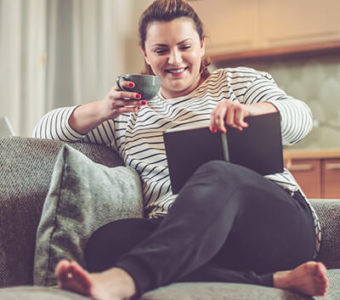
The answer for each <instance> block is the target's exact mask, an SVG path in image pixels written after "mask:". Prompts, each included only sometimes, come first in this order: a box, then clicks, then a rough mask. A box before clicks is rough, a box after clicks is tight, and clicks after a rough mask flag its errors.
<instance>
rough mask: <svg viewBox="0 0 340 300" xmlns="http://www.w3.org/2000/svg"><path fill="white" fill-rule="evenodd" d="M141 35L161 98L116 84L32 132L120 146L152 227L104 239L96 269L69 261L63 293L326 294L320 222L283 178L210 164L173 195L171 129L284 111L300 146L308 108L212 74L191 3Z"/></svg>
mask: <svg viewBox="0 0 340 300" xmlns="http://www.w3.org/2000/svg"><path fill="white" fill-rule="evenodd" d="M139 33H140V46H141V49H142V51H143V53H144V58H145V62H146V66H147V72H148V73H149V74H155V75H158V76H160V77H161V91H160V94H159V95H158V96H156V97H155V98H153V99H151V100H150V101H148V102H146V101H140V100H141V99H140V95H138V94H136V93H132V92H126V91H121V90H119V89H118V87H117V86H115V87H113V88H112V90H111V91H110V92H109V93H108V94H107V96H106V97H105V98H104V99H102V100H99V101H96V102H92V103H89V104H86V105H82V106H77V107H71V108H62V109H58V110H55V111H52V112H50V113H48V114H47V115H46V116H45V117H44V118H43V119H42V120H41V121H40V122H39V123H38V125H37V126H36V128H35V136H36V137H43V138H54V139H61V140H67V141H75V140H83V141H86V142H95V143H104V144H106V145H108V146H111V147H114V148H115V149H117V150H118V151H119V153H120V154H121V156H122V158H123V159H124V161H125V163H126V164H127V165H129V166H131V167H134V168H135V169H136V170H137V172H138V173H139V174H140V177H141V180H142V183H143V196H144V204H145V218H144V219H138V220H136V219H127V220H120V221H117V222H113V223H111V224H108V225H107V226H104V227H103V228H102V229H99V230H98V232H96V233H95V234H94V235H93V237H92V238H91V239H90V241H89V243H88V245H87V249H86V260H87V265H88V269H89V271H86V270H84V269H83V268H82V267H81V266H79V265H78V264H77V263H76V262H69V261H67V260H62V261H61V262H59V264H58V265H57V267H56V276H57V278H58V281H59V285H60V286H61V287H62V288H64V289H69V290H72V291H75V292H78V293H81V294H85V295H88V296H91V297H93V298H95V299H128V298H131V297H134V296H136V295H139V294H142V293H144V292H146V291H148V290H151V289H154V288H157V287H159V286H162V285H166V284H169V283H171V282H178V281H221V282H239V283H249V284H259V285H265V286H273V287H277V288H283V289H287V290H291V291H297V292H300V293H305V294H307V295H324V294H325V293H326V290H327V286H328V280H327V274H326V268H325V267H324V265H323V264H322V263H318V262H314V261H312V260H313V258H315V255H316V254H317V250H318V248H319V224H318V221H317V217H316V215H315V212H314V211H313V210H312V208H311V207H310V205H309V203H308V201H307V200H306V198H305V197H304V196H303V194H302V192H301V191H300V189H299V187H298V185H297V183H296V182H295V180H294V178H293V177H292V176H291V174H290V173H289V172H288V171H287V170H285V171H284V172H283V173H282V174H272V175H269V176H266V177H263V176H260V175H258V174H257V173H255V172H253V171H251V170H248V169H246V168H243V167H240V166H237V165H233V164H229V163H226V162H218V161H213V162H209V163H207V164H205V165H203V166H202V167H200V168H199V170H198V171H197V172H196V173H195V174H194V176H193V177H192V178H191V179H190V180H189V181H188V182H187V184H186V185H185V186H184V187H183V189H182V190H181V192H180V193H179V194H178V195H172V193H171V187H170V182H169V174H168V169H167V163H166V157H165V151H164V144H163V139H162V132H163V131H164V130H166V129H168V128H172V127H175V126H176V127H178V126H187V125H188V124H191V125H197V126H200V125H205V124H207V122H209V124H210V129H211V131H212V132H216V131H218V130H219V131H222V132H225V131H226V126H225V124H228V125H230V126H233V127H235V128H238V129H239V130H242V129H243V128H245V127H247V126H248V125H247V123H246V122H245V121H244V118H245V117H247V116H253V115H259V114H265V113H270V112H275V111H279V112H280V115H281V119H282V122H281V125H282V137H283V142H284V143H285V144H293V143H295V142H297V141H299V140H300V139H302V138H303V137H304V136H306V135H307V133H308V132H309V131H310V129H311V127H312V119H311V115H310V110H309V109H308V107H307V106H306V105H305V104H304V103H303V102H301V101H299V100H296V99H293V98H292V97H289V96H287V95H286V94H285V93H284V92H283V91H282V90H280V89H279V88H278V87H277V85H276V84H275V83H274V81H273V80H272V78H271V77H270V75H268V74H266V73H263V72H257V71H255V70H252V69H248V68H235V69H230V68H227V69H220V70H216V71H214V72H213V73H212V74H210V73H209V72H208V70H207V61H206V59H205V58H204V53H205V37H204V33H203V30H202V24H201V21H200V19H199V18H198V16H197V15H196V13H195V12H194V11H193V10H192V8H191V7H190V6H189V5H188V4H187V3H186V2H185V1H182V0H156V1H154V3H152V4H151V5H150V6H149V7H148V9H147V10H146V11H145V12H144V14H143V15H142V17H141V20H140V27H139ZM124 84H125V86H127V87H128V86H133V82H125V83H124ZM126 98H129V99H130V101H126V100H125V99H126ZM174 261H175V262H176V263H174Z"/></svg>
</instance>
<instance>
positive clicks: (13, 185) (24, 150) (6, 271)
mask: <svg viewBox="0 0 340 300" xmlns="http://www.w3.org/2000/svg"><path fill="white" fill-rule="evenodd" d="M63 144H64V143H62V142H60V141H53V140H43V139H33V138H20V137H3V138H0V170H1V171H0V287H1V286H11V285H22V284H32V282H33V278H32V274H33V258H34V247H35V234H36V229H37V226H38V223H39V219H40V214H41V210H42V206H43V203H44V199H45V197H46V195H47V192H48V188H49V184H50V179H51V175H52V171H53V167H54V163H55V160H56V157H57V154H58V152H59V150H60V148H61V147H62V145H63ZM70 145H71V146H72V147H74V148H76V149H78V150H80V151H81V152H83V153H84V154H85V155H87V156H88V157H89V158H91V159H92V160H93V161H95V162H97V163H101V164H104V165H106V166H109V167H115V166H117V165H122V164H123V163H122V161H121V159H120V158H119V156H118V155H117V153H116V152H114V151H112V150H111V149H109V148H107V147H105V146H101V145H94V144H84V143H72V144H70Z"/></svg>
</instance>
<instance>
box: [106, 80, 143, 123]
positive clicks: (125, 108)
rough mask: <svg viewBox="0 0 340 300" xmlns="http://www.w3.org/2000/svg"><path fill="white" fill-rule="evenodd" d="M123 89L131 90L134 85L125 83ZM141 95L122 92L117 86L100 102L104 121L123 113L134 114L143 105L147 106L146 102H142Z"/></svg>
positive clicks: (129, 82) (128, 82)
mask: <svg viewBox="0 0 340 300" xmlns="http://www.w3.org/2000/svg"><path fill="white" fill-rule="evenodd" d="M122 86H123V87H126V88H131V87H133V86H134V83H133V82H131V81H124V82H123V83H122ZM140 99H141V95H140V94H138V93H135V92H128V91H123V90H121V89H120V88H119V87H118V86H117V85H115V86H114V87H113V88H112V89H111V90H110V92H109V93H108V94H107V95H106V96H105V98H103V99H102V100H100V101H99V112H100V114H101V115H102V116H101V119H102V121H105V120H108V119H115V118H117V117H118V116H119V115H121V114H123V113H132V112H136V111H138V110H139V109H140V107H141V105H145V104H146V101H145V100H140Z"/></svg>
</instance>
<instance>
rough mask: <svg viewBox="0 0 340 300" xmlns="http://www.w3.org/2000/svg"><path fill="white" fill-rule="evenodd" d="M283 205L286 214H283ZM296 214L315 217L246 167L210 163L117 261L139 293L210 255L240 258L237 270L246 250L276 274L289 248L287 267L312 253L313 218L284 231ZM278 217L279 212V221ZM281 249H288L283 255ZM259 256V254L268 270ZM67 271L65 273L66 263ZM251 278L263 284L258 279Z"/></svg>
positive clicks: (175, 277) (252, 261)
mask: <svg viewBox="0 0 340 300" xmlns="http://www.w3.org/2000/svg"><path fill="white" fill-rule="evenodd" d="M255 191H256V192H255ZM278 195H279V196H278ZM253 199H255V200H256V201H255V200H253ZM283 210H284V211H285V213H284V214H283V215H285V217H284V218H282V217H280V215H281V214H282V211H283ZM288 212H289V213H288ZM297 212H299V213H297ZM290 213H291V214H290ZM308 213H309V211H308ZM287 215H288V219H287ZM297 215H298V217H299V218H301V217H302V218H303V219H308V220H309V219H310V218H311V217H310V215H308V218H305V215H306V212H305V211H304V210H301V211H300V205H299V204H297V203H296V201H295V200H294V199H291V197H289V195H287V194H286V192H284V191H282V190H281V188H279V187H277V186H276V185H275V184H273V183H271V182H269V181H268V180H265V179H264V178H263V177H261V176H259V175H257V174H256V173H254V172H252V171H249V170H246V169H244V168H242V167H238V166H234V165H231V164H227V163H223V162H210V163H208V164H206V165H204V166H202V167H201V168H200V169H199V170H198V172H197V173H196V174H195V176H194V177H193V178H192V179H191V180H189V182H188V183H187V184H186V185H185V187H184V188H183V191H182V192H181V193H180V195H179V196H178V199H177V200H176V202H175V204H174V205H173V207H172V208H171V209H170V211H169V214H168V215H167V216H166V217H165V218H164V220H163V221H162V223H161V224H160V226H159V227H158V228H157V230H156V231H154V232H153V233H152V234H151V235H150V236H149V237H148V238H146V239H145V240H144V241H142V242H141V243H139V244H138V245H137V246H136V247H134V248H133V249H132V250H131V251H130V252H129V253H127V254H126V255H124V256H123V257H122V258H120V259H119V260H118V262H117V264H116V265H117V266H118V267H119V268H120V269H119V270H122V269H123V270H126V271H127V273H128V274H129V275H131V276H132V277H133V279H134V283H135V284H136V285H137V288H138V290H139V291H140V292H144V291H146V290H149V289H152V288H155V287H157V286H160V285H164V284H167V283H169V282H173V281H178V280H179V279H181V278H182V279H183V280H184V281H185V278H186V276H189V277H190V275H192V274H193V273H194V272H195V271H196V272H197V271H199V270H200V268H203V269H204V265H205V264H207V263H208V262H209V261H211V260H212V259H213V258H214V261H215V262H217V263H218V264H221V263H222V264H223V265H224V267H227V266H230V265H232V264H234V260H236V262H237V263H236V264H235V266H236V268H241V267H243V265H242V260H243V258H244V256H245V255H248V254H249V255H251V256H252V257H251V258H249V259H248V260H247V262H248V263H249V264H250V265H249V267H248V266H245V267H246V268H245V269H244V270H246V271H247V270H251V269H252V268H255V271H256V272H260V273H261V272H267V271H268V272H273V271H275V269H274V270H271V268H272V267H271V266H270V263H271V262H272V261H274V262H276V259H281V258H285V255H286V253H290V254H293V259H289V260H287V261H286V260H285V263H284V264H281V265H282V268H284V265H285V264H287V265H293V264H295V263H296V264H299V263H301V262H303V261H306V260H307V259H310V257H311V256H312V253H313V243H314V236H313V233H312V231H313V226H312V222H311V220H309V221H310V222H306V223H303V222H302V223H296V222H297V220H294V222H293V223H294V224H295V225H294V226H296V225H297V224H299V226H300V227H299V228H293V230H292V231H290V230H288V229H287V227H288V228H290V226H289V224H290V223H291V221H292V220H291V219H295V218H296V216H297ZM273 216H278V217H279V220H277V219H274V218H273ZM248 218H249V219H248ZM244 219H248V220H247V222H244V221H242V220H244ZM241 221H242V222H241ZM280 222H282V224H281V223H280ZM307 224H308V225H307ZM294 226H292V227H294ZM241 233H242V234H243V235H245V236H247V238H245V239H243V238H241V239H240V240H239V241H237V240H236V236H238V235H240V234H241ZM287 233H289V234H287ZM253 234H257V236H252V235H253ZM305 235H306V236H308V238H307V239H302V241H303V242H300V240H299V238H300V237H301V238H303V237H304V236H305ZM248 236H249V237H248ZM229 237H230V238H232V239H233V241H235V240H236V241H237V242H238V245H240V246H242V247H249V248H250V249H252V251H248V250H247V251H241V252H240V255H239V254H238V253H235V251H234V249H233V248H230V247H229V246H228V243H229ZM297 237H299V238H297ZM273 238H274V239H273ZM272 239H273V240H272ZM225 241H227V243H225ZM270 241H271V242H270ZM306 242H307V244H306ZM259 245H260V246H261V247H260V246H259ZM287 245H289V246H287ZM278 246H279V247H282V246H284V247H283V249H282V252H281V250H280V249H279V247H278ZM294 247H296V248H295V250H296V251H298V250H301V249H300V248H302V250H301V251H299V253H298V255H296V252H295V251H293V250H292V249H291V248H294ZM299 247H300V248H299ZM270 252H274V255H271V256H269V259H268V260H267V256H266V254H268V253H270ZM282 253H283V254H282ZM226 254H228V255H229V254H231V255H235V257H233V258H232V259H231V258H230V259H227V260H226V261H224V258H225V257H227V258H228V255H226ZM296 256H297V257H296ZM222 258H223V259H222ZM255 258H256V259H261V261H262V262H263V265H264V267H262V262H261V263H258V261H255ZM281 265H280V269H281ZM233 266H234V265H233ZM275 267H276V265H275ZM256 268H259V270H256ZM60 269H61V267H60ZM65 270H66V271H65ZM63 271H65V272H67V268H63ZM65 272H57V276H58V277H59V278H61V277H63V275H64V274H65ZM104 273H105V276H106V275H108V274H110V276H111V283H112V281H113V275H114V274H112V271H107V272H104ZM249 274H250V275H249V276H250V280H252V279H251V273H249ZM196 275H197V274H196ZM198 275H200V274H198ZM203 276H205V275H204V274H203ZM270 276H271V275H270ZM91 278H92V280H93V281H92V282H95V281H96V282H97V283H98V282H99V281H98V280H94V279H93V278H94V277H93V276H92V277H91ZM224 281H228V278H224ZM102 282H103V280H102V281H101V283H102ZM241 282H243V281H241ZM253 283H255V284H258V282H256V280H253ZM274 284H275V282H274Z"/></svg>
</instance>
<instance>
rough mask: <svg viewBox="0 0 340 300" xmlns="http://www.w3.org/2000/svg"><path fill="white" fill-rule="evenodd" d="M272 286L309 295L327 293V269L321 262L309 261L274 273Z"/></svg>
mask: <svg viewBox="0 0 340 300" xmlns="http://www.w3.org/2000/svg"><path fill="white" fill-rule="evenodd" d="M274 287H277V288H280V289H285V290H290V291H294V292H298V293H302V294H306V295H309V296H324V295H326V293H327V288H328V279H327V269H326V267H325V265H324V264H323V263H321V262H314V261H309V262H306V263H304V264H302V265H300V266H298V267H297V268H295V269H294V270H290V271H281V272H276V273H274Z"/></svg>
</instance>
